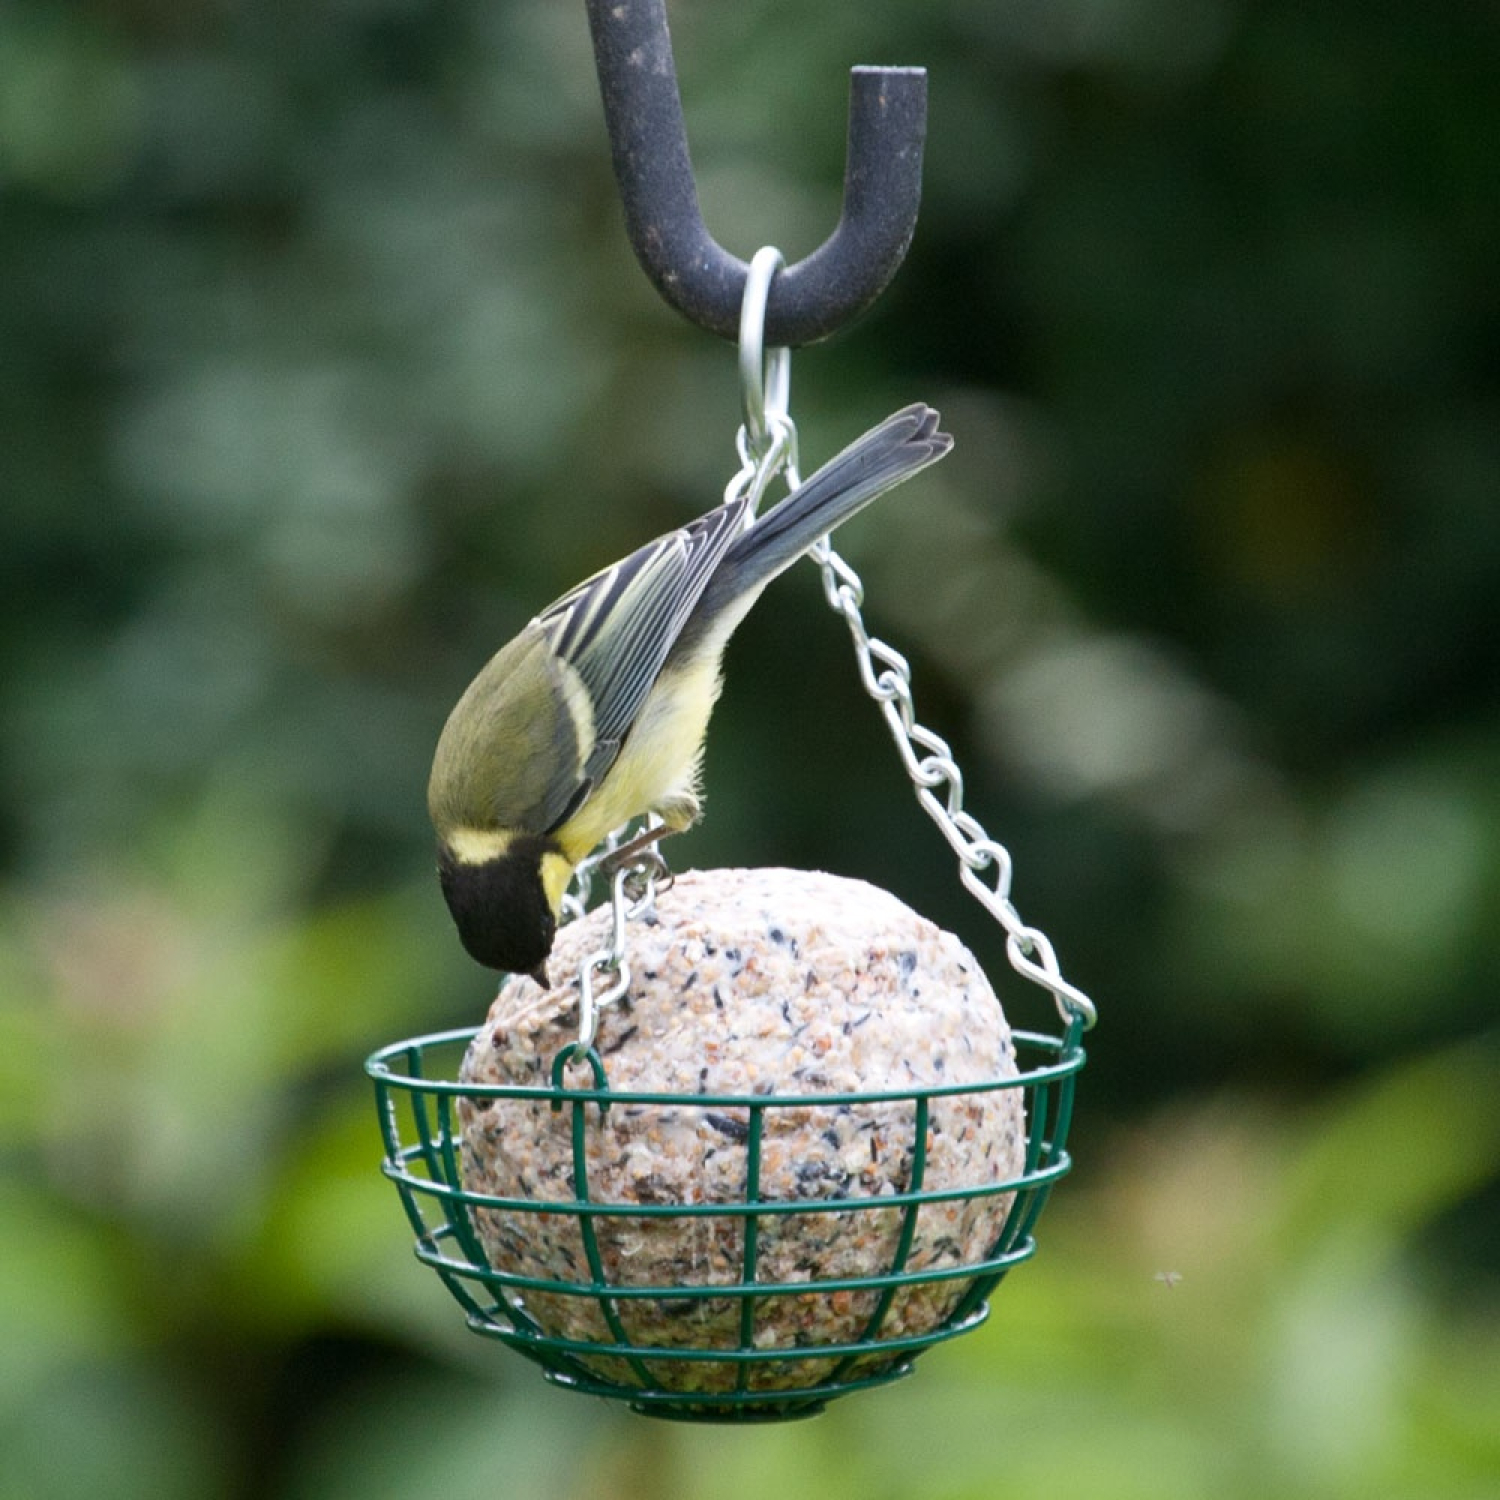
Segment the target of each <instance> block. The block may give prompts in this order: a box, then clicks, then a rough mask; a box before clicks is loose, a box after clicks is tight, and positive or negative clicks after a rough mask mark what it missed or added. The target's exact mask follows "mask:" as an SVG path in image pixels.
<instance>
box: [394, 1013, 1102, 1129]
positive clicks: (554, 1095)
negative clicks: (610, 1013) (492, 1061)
mask: <svg viewBox="0 0 1500 1500" xmlns="http://www.w3.org/2000/svg"><path fill="white" fill-rule="evenodd" d="M482 1030H484V1027H483V1026H458V1027H454V1028H451V1029H449V1030H446V1031H434V1032H429V1033H427V1034H425V1035H422V1036H415V1037H407V1038H404V1039H403V1040H401V1041H397V1042H388V1043H387V1044H386V1045H385V1046H383V1047H379V1048H377V1049H376V1050H375V1051H374V1052H372V1053H371V1054H370V1055H369V1056H368V1057H367V1058H366V1059H365V1072H366V1074H368V1075H369V1077H370V1078H372V1079H373V1080H374V1081H375V1082H376V1083H378V1084H382V1085H385V1086H387V1087H392V1088H397V1089H406V1090H410V1091H412V1092H415V1093H425V1094H431V1095H435V1096H447V1097H448V1098H462V1099H512V1100H522V1101H527V1100H529V1101H532V1102H535V1103H544V1104H552V1105H554V1106H561V1105H563V1104H594V1103H597V1104H599V1105H602V1106H609V1105H623V1106H630V1105H637V1104H649V1105H690V1106H693V1107H694V1108H703V1109H812V1108H825V1109H826V1108H836V1107H837V1106H839V1105H841V1104H900V1103H910V1102H911V1101H913V1100H917V1099H950V1098H955V1097H958V1096H961V1095H965V1094H984V1093H993V1092H996V1091H998V1090H1000V1089H1027V1088H1032V1087H1034V1086H1036V1085H1038V1084H1045V1083H1051V1082H1054V1081H1056V1080H1058V1079H1063V1078H1069V1077H1071V1076H1072V1075H1073V1074H1075V1073H1077V1072H1079V1071H1080V1070H1081V1069H1082V1068H1083V1065H1084V1062H1085V1060H1086V1056H1087V1054H1086V1052H1085V1050H1084V1048H1083V1046H1082V1044H1081V1043H1080V1042H1079V1040H1078V1036H1077V1029H1076V1026H1070V1027H1069V1028H1068V1030H1067V1032H1065V1033H1064V1034H1063V1035H1062V1036H1054V1035H1053V1034H1051V1033H1050V1032H1041V1031H1026V1030H1012V1031H1011V1040H1012V1042H1013V1043H1014V1044H1015V1048H1016V1051H1017V1053H1019V1052H1020V1050H1021V1049H1022V1048H1023V1047H1025V1048H1028V1049H1030V1050H1031V1051H1034V1052H1043V1053H1052V1054H1054V1055H1055V1056H1056V1057H1057V1061H1056V1062H1053V1063H1047V1064H1042V1065H1040V1066H1037V1067H1032V1068H1025V1069H1023V1068H1020V1067H1019V1066H1018V1067H1017V1071H1016V1072H1015V1073H1014V1074H1011V1075H1010V1076H1008V1077H1003V1078H985V1079H979V1080H977V1081H970V1082H967V1083H928V1084H908V1085H907V1086H906V1087H904V1088H887V1089H860V1090H852V1091H848V1092H837V1091H836V1092H832V1093H828V1092H824V1093H817V1094H786V1093H775V1092H772V1093H764V1094H756V1093H749V1094H746V1093H736V1094H707V1093H704V1094H700V1093H682V1092H679V1091H677V1090H673V1089H616V1088H611V1087H608V1086H605V1087H602V1088H600V1087H590V1088H571V1087H567V1086H565V1085H559V1084H535V1083H529V1084H520V1083H464V1082H462V1081H461V1080H459V1079H457V1078H429V1077H427V1076H425V1075H424V1074H422V1073H421V1072H420V1071H403V1070H402V1068H401V1067H400V1066H398V1065H397V1060H398V1059H402V1058H404V1059H405V1068H406V1069H415V1068H416V1067H417V1066H418V1064H417V1059H418V1058H419V1057H421V1056H423V1055H425V1054H426V1053H427V1052H428V1051H429V1050H433V1049H436V1048H439V1047H454V1046H459V1045H463V1046H467V1045H468V1044H469V1043H470V1042H471V1041H473V1039H474V1038H475V1037H476V1036H477V1035H478V1034H479V1033H480V1032H481V1031H482ZM562 1055H563V1054H562V1053H561V1052H560V1053H559V1054H558V1056H559V1057H561V1056H562ZM583 1056H595V1057H597V1054H596V1053H588V1054H584V1055H583ZM582 1060H583V1057H580V1058H579V1061H582Z"/></svg>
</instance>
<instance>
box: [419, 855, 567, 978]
mask: <svg viewBox="0 0 1500 1500" xmlns="http://www.w3.org/2000/svg"><path fill="white" fill-rule="evenodd" d="M556 851H557V845H556V844H554V843H553V842H552V840H550V839H547V838H538V837H533V836H532V835H529V834H523V835H522V836H520V837H519V838H517V839H515V840H514V841H513V842H512V843H511V844H510V846H509V847H508V848H507V849H506V851H505V853H504V854H501V855H499V856H497V857H496V858H494V859H489V860H485V861H484V862H483V863H482V864H465V863H464V862H463V861H461V860H460V859H458V858H457V857H456V856H455V855H454V854H453V852H452V850H450V849H449V848H448V847H447V846H446V845H445V844H439V845H438V880H439V882H440V883H441V885H442V887H443V899H444V900H446V901H447V903H448V910H449V911H450V912H452V914H453V921H454V924H455V925H456V926H457V928H458V935H459V938H460V939H461V940H462V942H463V945H464V948H465V949H466V950H467V951H468V954H469V957H470V958H472V959H474V960H476V961H477V962H479V963H482V964H484V965H485V966H486V967H487V968H491V969H504V970H505V971H506V972H507V973H509V974H529V975H531V977H532V978H533V979H535V980H536V981H537V983H538V984H540V985H542V986H543V987H545V986H546V984H547V970H546V960H547V955H548V954H549V953H551V952H552V940H553V938H554V937H555V936H556V934H557V917H556V915H555V914H554V913H553V910H552V907H551V904H550V903H549V902H548V900H547V893H546V890H545V888H544V886H543V884H542V857H543V855H546V854H551V853H555V852H556Z"/></svg>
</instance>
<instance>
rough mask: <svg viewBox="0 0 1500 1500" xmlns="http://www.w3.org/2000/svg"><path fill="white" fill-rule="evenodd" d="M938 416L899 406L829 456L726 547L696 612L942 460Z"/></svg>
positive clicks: (715, 605) (755, 583)
mask: <svg viewBox="0 0 1500 1500" xmlns="http://www.w3.org/2000/svg"><path fill="white" fill-rule="evenodd" d="M938 421H939V417H938V414H937V412H936V411H935V410H933V408H932V407H930V406H926V405H924V404H923V403H921V402H918V403H916V404H915V405H912V406H905V407H902V409H901V410H900V411H898V412H896V413H894V414H893V415H891V416H889V417H887V418H886V419H885V421H883V422H882V423H880V425H879V426H877V427H872V428H871V429H870V430H869V431H868V432H866V433H865V434H864V435H863V436H861V437H858V438H856V439H855V440H854V441H853V442H852V443H850V444H849V446H848V447H847V448H845V449H844V450H843V452H842V453H838V454H836V455H835V456H834V457H833V458H831V459H829V460H828V462H827V463H826V464H824V465H823V466H822V468H820V469H819V470H818V471H817V472H816V473H815V474H813V475H812V476H811V477H810V478H808V479H807V480H805V481H804V482H803V483H802V484H800V485H798V486H797V488H796V489H795V490H793V491H792V493H791V494H790V495H788V496H787V497H786V499H785V500H783V501H781V503H780V504H778V505H775V506H773V507H772V508H771V509H770V510H768V511H766V513H765V514H764V515H762V516H761V517H760V518H759V519H758V520H757V521H756V522H755V524H754V525H753V526H751V527H750V529H749V530H748V531H747V532H746V533H745V534H744V536H742V537H741V538H740V539H739V540H738V541H737V542H735V544H734V545H733V546H732V547H731V548H730V549H729V551H728V552H727V553H726V554H725V557H724V561H723V562H722V563H721V564H720V565H719V568H718V570H717V572H716V573H715V575H714V578H713V581H712V582H711V583H710V584H709V586H708V589H707V590H706V591H705V593H704V597H703V601H702V606H701V613H702V614H703V615H706V616H712V615H714V614H716V613H717V611H718V609H720V608H723V607H724V606H726V605H728V604H729V603H730V602H731V601H732V600H733V599H735V598H737V597H739V596H742V595H746V594H749V593H751V592H752V591H755V590H758V589H760V588H761V587H763V586H764V585H765V584H767V583H769V582H770V581H771V579H773V578H774V577H775V576H776V575H777V574H778V573H780V572H782V571H783V570H784V569H786V568H789V567H790V566H791V565H792V564H793V563H794V562H796V560H797V559H798V558H799V557H801V556H802V554H803V553H804V552H806V551H807V549H808V548H809V547H811V546H812V545H813V543H814V542H816V541H817V540H818V538H819V537H822V536H826V535H827V534H828V533H829V532H830V531H832V530H834V529H835V528H836V527H838V526H840V525H841V524H842V523H843V522H845V521H847V520H848V519H849V517H850V516H852V515H854V514H855V512H856V511H860V510H863V509H864V507H865V506H867V505H868V504H870V502H871V501H872V500H875V499H876V498H877V497H878V496H880V495H882V494H884V493H885V491H886V490H888V489H891V488H893V487H894V486H895V485H898V484H900V483H901V482H902V480H904V479H910V478H911V476H912V475H913V474H915V473H916V472H917V471H918V470H919V469H925V468H926V467H927V465H928V464H930V463H935V462H936V461H937V460H938V459H940V458H941V457H942V456H943V455H944V454H945V453H947V451H948V450H949V449H950V448H951V447H952V446H953V439H952V438H951V437H950V436H949V435H948V434H947V433H946V432H939V431H938ZM715 596H716V597H715Z"/></svg>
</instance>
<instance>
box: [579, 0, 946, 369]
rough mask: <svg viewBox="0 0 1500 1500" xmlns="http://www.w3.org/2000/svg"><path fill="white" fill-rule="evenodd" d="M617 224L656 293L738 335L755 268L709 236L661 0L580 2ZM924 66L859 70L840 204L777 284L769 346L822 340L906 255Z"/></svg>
mask: <svg viewBox="0 0 1500 1500" xmlns="http://www.w3.org/2000/svg"><path fill="white" fill-rule="evenodd" d="M586 3H587V6H588V15H589V28H590V30H591V31H592V33H593V38H594V59H595V62H596V63H597V65H598V69H599V89H600V93H601V95H602V96H603V99H604V118H605V123H606V125H607V127H608V129H609V139H610V147H611V151H612V154H613V157H614V166H615V179H616V181H617V182H618V183H619V187H620V197H621V199H622V200H623V202H624V205H625V226H626V231H627V233H628V234H629V236H630V243H631V245H632V246H633V247H634V249H635V253H636V258H637V259H638V260H639V261H640V263H641V266H642V268H643V269H644V270H645V272H646V275H647V276H648V277H650V279H651V282H652V284H653V285H654V286H655V287H656V289H657V291H658V292H660V293H661V295H662V296H663V297H664V298H665V299H666V300H667V301H668V302H669V303H671V304H672V306H673V307H675V308H677V309H678V311H679V312H682V313H684V314H685V315H686V316H687V317H689V318H691V319H692V321H693V322H695V323H697V324H698V325H699V326H700V327H702V328H706V329H708V330H709V331H710V332H712V333H717V334H718V335H719V336H720V337H721V338H726V339H733V338H735V337H736V335H737V334H738V332H739V320H740V304H741V301H742V300H743V295H744V290H745V277H746V275H747V274H748V272H749V267H748V266H747V265H746V263H745V262H744V261H742V260H740V259H739V258H738V257H736V256H733V255H731V254H729V252H728V251H726V250H724V249H723V248H722V247H721V246H720V245H719V243H718V242H717V241H716V240H715V239H714V238H713V236H712V235H711V234H709V232H708V229H707V228H706V227H705V225H704V223H703V214H702V211H701V209H700V208H699V205H698V189H697V186H696V184H695V183H694V181H693V166H692V161H691V158H690V157H689V155H688V145H687V130H686V127H685V125H684V123H683V117H682V98H681V95H680V94H679V92H678V88H677V70H676V66H675V64H674V63H673V60H672V40H671V37H670V35H669V34H668V31H667V12H666V0H586ZM926 134H927V72H926V69H924V68H854V69H852V70H851V72H850V80H849V137H848V147H847V156H846V158H845V166H844V206H843V212H842V214H841V215H840V218H839V222H838V225H837V226H836V228H835V229H834V231H833V233H832V234H831V235H830V236H829V237H828V238H827V239H826V240H825V241H824V242H823V243H822V244H821V245H820V246H819V247H818V248H817V249H816V250H814V251H813V253H812V254H811V255H809V256H808V257H807V258H806V259H805V260H801V261H798V262H797V264H796V265H793V266H788V267H787V268H786V269H785V270H784V271H782V272H781V273H780V274H779V275H778V276H777V277H776V279H775V281H774V283H773V284H772V286H771V294H770V302H769V305H768V307H767V309H766V323H765V338H766V343H767V344H768V345H786V346H788V347H796V346H799V345H802V344H810V343H813V342H815V341H816V340H817V339H821V338H826V337H827V336H828V335H829V334H830V333H833V332H834V331H835V330H836V329H838V328H840V327H842V326H843V325H844V324H845V323H847V322H849V321H850V320H851V319H853V318H855V317H857V316H858V315H859V314H860V313H862V312H863V311H864V310H865V309H866V308H867V307H868V306H869V305H870V304H871V303H872V302H873V301H874V300H875V298H876V297H878V296H879V295H880V293H881V292H882V291H883V290H884V289H885V286H886V284H887V283H888V282H889V281H890V279H891V277H892V276H894V275H895V274H896V270H897V268H898V267H899V266H900V264H901V262H902V260H903V259H904V258H905V256H906V251H907V247H908V246H909V245H910V244H911V238H912V234H913V233H914V231H915V229H916V224H917V208H918V205H919V204H920V202H921V197H922V146H923V142H924V140H925V138H926Z"/></svg>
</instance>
